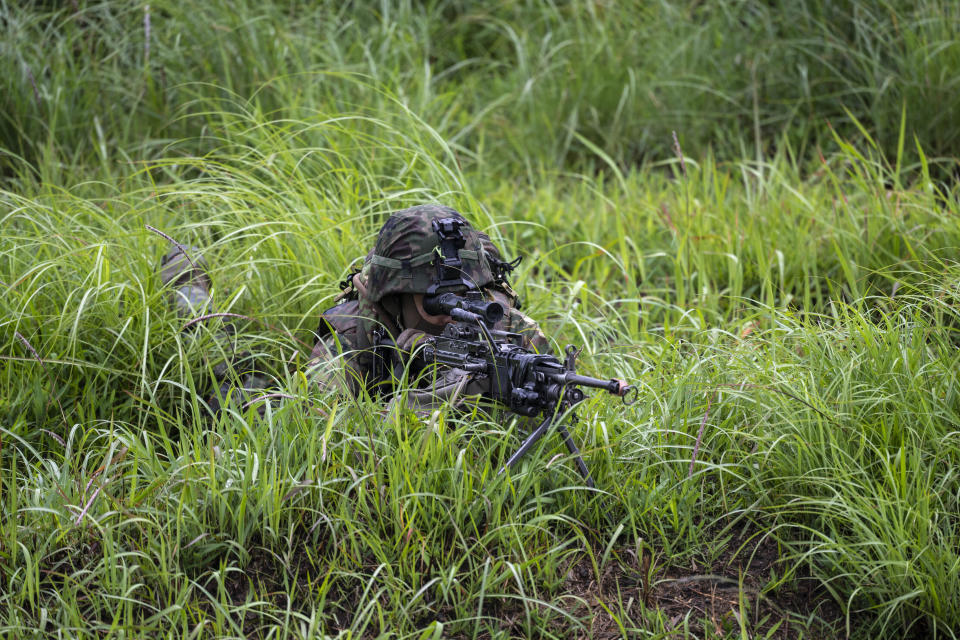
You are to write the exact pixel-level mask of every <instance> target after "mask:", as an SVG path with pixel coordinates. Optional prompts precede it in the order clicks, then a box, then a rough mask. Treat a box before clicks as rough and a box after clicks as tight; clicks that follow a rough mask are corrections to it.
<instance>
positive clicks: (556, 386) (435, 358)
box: [375, 291, 638, 487]
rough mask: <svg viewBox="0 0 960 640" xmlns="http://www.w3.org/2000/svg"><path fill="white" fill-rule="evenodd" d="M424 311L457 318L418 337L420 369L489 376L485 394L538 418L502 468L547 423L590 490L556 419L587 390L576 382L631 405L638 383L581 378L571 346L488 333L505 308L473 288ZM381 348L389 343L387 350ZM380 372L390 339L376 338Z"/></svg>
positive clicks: (430, 303)
mask: <svg viewBox="0 0 960 640" xmlns="http://www.w3.org/2000/svg"><path fill="white" fill-rule="evenodd" d="M423 307H424V310H426V311H427V312H428V313H430V314H434V315H439V314H446V315H449V316H451V317H452V318H453V319H454V322H451V323H449V324H447V325H446V326H445V327H444V329H443V333H442V334H441V335H439V336H429V337H427V338H425V339H424V340H422V341H420V342H419V343H418V345H417V347H416V349H415V351H414V360H415V362H416V363H417V364H418V365H419V367H421V368H423V367H426V366H429V365H433V364H436V365H444V366H448V367H455V368H457V369H461V370H463V371H466V372H468V373H470V374H473V376H474V379H475V380H477V379H485V380H486V385H485V388H486V391H485V392H484V393H483V397H485V398H488V399H490V400H493V401H494V402H496V403H497V404H499V405H501V406H503V407H505V408H507V409H508V410H510V411H512V412H514V413H516V414H518V415H521V416H531V417H532V416H540V417H542V420H541V422H540V424H539V426H537V427H536V428H535V429H534V430H533V431H532V432H531V433H530V435H528V436H527V438H526V439H525V440H524V441H523V443H522V444H521V445H520V447H519V448H518V449H517V451H516V452H515V453H514V454H513V455H512V456H510V458H509V459H508V460H507V462H506V464H505V465H504V467H503V468H502V469H501V470H500V473H503V472H504V471H506V470H507V469H508V468H510V467H513V466H514V465H515V464H516V463H517V462H518V461H519V460H520V458H522V457H523V456H524V455H525V454H526V453H527V452H528V451H529V450H530V449H531V448H532V447H533V446H534V445H535V444H536V443H537V441H539V440H540V439H541V438H542V437H543V436H544V435H546V434H547V433H548V432H549V431H550V429H551V428H555V429H556V430H557V431H558V432H559V433H560V435H561V436H562V437H563V441H564V443H565V444H566V446H567V449H569V451H570V453H571V454H572V455H573V457H574V460H575V461H576V465H577V469H578V470H579V471H580V474H581V475H582V476H583V478H584V480H585V481H586V484H587V486H589V487H593V486H594V484H593V479H592V478H591V477H590V471H589V470H588V469H587V465H586V463H585V462H584V461H583V457H582V456H581V455H580V449H579V448H578V447H577V445H576V443H575V442H574V441H573V437H572V436H571V435H570V432H569V431H568V430H567V427H566V425H564V424H563V422H561V418H562V417H563V416H564V415H566V414H568V413H569V411H570V410H571V409H572V408H573V407H574V406H576V405H577V404H579V403H580V402H582V401H583V400H584V398H585V397H586V395H585V394H584V392H583V391H582V389H580V387H589V388H594V389H603V390H604V391H607V392H608V393H611V394H613V395H615V396H618V397H620V398H622V399H623V402H624V404H627V405H630V404H633V403H634V402H636V400H637V395H638V392H637V389H636V387H634V386H632V385H629V384H627V383H626V382H625V381H623V380H618V379H615V378H612V379H609V380H603V379H600V378H591V377H590V376H584V375H580V374H578V373H577V371H576V360H577V356H578V355H579V354H580V350H578V349H576V348H575V347H574V346H573V345H569V346H567V348H566V351H565V358H564V359H563V360H562V361H561V360H560V359H558V358H556V357H554V356H552V355H548V354H540V353H534V352H532V351H530V350H528V349H525V348H524V347H523V346H521V344H522V340H523V337H522V336H521V335H520V334H517V333H510V332H506V331H497V330H493V329H491V328H490V327H492V326H493V325H495V324H496V323H497V322H498V321H499V320H500V319H501V318H502V317H503V313H504V309H503V306H502V305H500V304H499V303H497V302H492V301H488V300H484V299H483V298H482V295H481V294H480V292H479V291H470V292H468V293H467V294H466V295H465V296H459V295H456V294H452V293H445V294H438V295H428V296H426V297H425V298H424V301H423ZM383 347H393V348H387V349H384V348H383ZM377 354H378V357H377V358H375V359H376V360H379V361H380V365H381V367H387V368H386V369H383V368H382V369H381V371H388V370H391V369H393V367H389V364H388V363H391V362H392V364H394V365H396V364H398V363H397V362H396V359H397V358H398V357H399V354H398V351H397V349H396V348H395V347H394V346H393V345H392V343H391V342H389V341H384V340H381V342H380V345H379V347H378V349H377Z"/></svg>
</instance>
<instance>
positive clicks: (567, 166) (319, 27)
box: [0, 1, 960, 638]
mask: <svg viewBox="0 0 960 640" xmlns="http://www.w3.org/2000/svg"><path fill="white" fill-rule="evenodd" d="M913 4H914V3H894V2H889V3H882V4H878V5H876V6H874V4H873V3H861V2H849V3H844V4H842V5H834V4H831V5H830V6H829V7H826V6H821V4H820V3H815V2H800V3H784V4H783V6H781V5H780V4H779V3H755V2H732V1H731V2H718V3H709V4H707V5H703V6H699V5H698V6H697V7H693V5H690V6H688V5H686V4H684V3H676V4H673V3H670V4H668V3H662V4H659V3H658V4H648V3H645V4H644V5H643V10H642V11H640V10H638V11H634V12H629V11H625V10H618V9H617V7H618V6H619V5H615V4H610V3H580V2H572V3H567V4H556V5H545V6H540V5H536V4H534V3H502V4H498V5H495V6H493V8H490V9H483V10H480V9H476V8H475V7H473V5H468V4H465V3H457V2H438V3H423V4H416V5H414V4H411V3H402V2H400V3H382V4H381V5H377V8H375V9H371V8H367V7H366V5H364V8H360V7H359V6H351V5H344V6H343V7H340V6H339V5H336V4H330V5H322V6H321V5H317V6H314V5H313V4H310V5H309V6H307V5H304V6H298V5H296V4H291V5H283V6H275V5H266V4H265V5H263V6H260V5H254V4H244V3H230V5H229V7H228V6H227V5H226V4H222V3H216V2H214V3H205V4H204V5H203V6H202V7H200V8H189V9H188V8H186V7H185V6H181V5H180V4H179V3H175V2H160V3H151V4H150V10H149V15H150V25H151V26H150V40H149V42H150V46H149V59H148V53H147V52H148V48H147V47H146V44H145V43H146V28H145V21H144V17H145V14H146V9H145V7H144V6H143V5H141V6H132V7H130V8H124V9H118V8H116V7H115V6H114V5H112V4H100V3H89V4H87V3H82V2H81V3H78V5H77V9H76V10H74V9H73V8H72V7H70V6H69V5H68V8H65V9H57V10H47V9H45V8H43V7H42V6H39V5H33V6H30V7H27V8H20V7H13V6H11V5H8V4H0V29H2V30H3V33H4V34H5V36H6V37H4V38H3V39H2V40H0V42H2V44H0V47H3V51H4V52H5V53H11V54H12V55H4V56H0V60H3V63H2V64H3V65H5V67H4V69H5V73H4V74H3V78H4V80H3V82H4V83H6V84H5V89H7V90H6V91H5V92H4V95H5V97H4V98H3V100H5V104H6V106H7V108H5V109H3V115H2V116H0V118H2V122H0V180H2V181H3V182H2V184H3V188H2V190H0V229H2V233H0V287H2V290H3V295H2V296H0V501H2V502H3V509H2V511H0V633H2V634H6V635H9V636H11V637H32V636H37V637H40V636H50V635H58V634H59V635H60V636H66V637H90V638H93V637H97V638H104V637H120V636H123V637H130V636H131V635H132V636H135V637H223V636H230V637H241V636H253V637H270V638H301V637H302V638H307V637H322V636H324V635H327V636H331V637H337V636H339V637H341V638H349V637H353V638H361V637H362V638H366V637H371V638H372V637H396V638H408V637H409V638H439V637H464V638H488V637H544V638H548V637H557V638H567V637H650V638H673V637H697V638H719V637H729V638H733V637H738V638H743V637H812V638H820V637H823V638H827V637H831V638H832V637H841V636H844V635H849V636H850V637H855V638H873V637H900V636H904V635H906V636H909V635H912V636H914V637H944V638H953V637H956V629H958V628H960V608H958V604H957V603H958V602H960V584H958V578H957V577H956V576H957V575H958V574H960V555H958V552H957V549H960V534H958V531H960V529H958V524H960V523H958V520H960V504H958V501H960V476H958V473H957V472H956V469H957V468H960V465H958V462H960V437H958V430H957V427H956V425H957V424H960V415H958V414H960V395H958V389H960V385H958V380H957V376H958V375H960V373H958V372H960V362H958V360H960V355H958V351H957V345H958V334H957V328H958V327H960V322H958V320H960V318H958V297H957V296H958V294H957V291H958V290H957V286H958V282H960V266H958V262H957V257H956V256H957V251H956V248H957V247H958V246H960V225H958V223H957V220H960V207H958V204H957V198H956V191H955V186H954V185H953V183H952V182H950V180H949V176H950V173H951V171H953V166H951V164H950V162H946V161H942V160H940V158H941V157H942V156H950V155H955V152H954V151H953V149H954V146H955V140H956V130H957V127H956V126H954V125H955V123H953V122H952V121H951V120H950V119H951V118H953V117H955V115H956V113H955V112H956V110H955V109H952V108H951V106H950V100H952V99H954V98H953V97H952V96H954V95H956V92H955V91H953V86H952V84H951V83H953V82H954V80H953V75H952V74H950V73H948V70H949V69H952V68H953V66H952V65H953V63H952V60H953V59H954V58H955V57H956V55H957V49H956V45H955V44H953V40H955V37H954V34H955V32H956V28H957V24H958V23H957V15H956V9H955V8H954V6H953V5H952V4H950V3H942V2H928V3H923V4H921V5H919V6H917V7H914V6H913ZM228 8H229V10H228ZM891 32H896V33H897V34H898V36H899V37H898V38H896V39H895V43H896V44H888V42H894V40H893V39H891V38H890V33H891ZM772 42H777V43H782V46H777V47H773V46H771V43H772ZM744 43H746V44H744ZM737 55H740V56H741V57H740V58H739V59H738V58H737ZM27 69H29V70H30V71H29V72H28V71H27ZM594 70H595V71H596V72H595V73H593V72H592V71H594ZM30 74H32V76H33V81H32V82H31V81H30V80H29V75H30ZM797 74H799V76H798V75H797ZM798 77H804V78H807V79H808V80H807V84H806V85H804V84H803V83H802V82H800V81H799V80H798ZM34 86H36V93H34V89H33V87H34ZM650 96H652V97H650ZM648 97H649V102H648V100H647V98H648ZM938 100H939V102H938ZM651 105H652V106H651ZM831 125H832V126H831ZM673 130H676V131H677V133H678V136H677V137H678V140H679V142H680V143H681V144H682V150H681V151H679V154H680V155H678V152H677V151H675V150H674V149H673V147H674V138H673V137H672V136H671V131H673ZM424 201H440V202H442V203H444V204H447V205H450V206H453V207H455V208H457V209H459V210H460V211H462V212H464V213H466V214H467V215H468V217H470V219H471V220H472V221H473V222H474V223H475V224H476V225H477V226H478V227H481V228H483V229H485V230H487V231H488V232H489V233H490V234H491V236H493V237H494V239H495V240H496V242H497V243H498V244H499V245H500V246H502V247H503V248H504V250H505V253H506V255H507V256H508V257H514V256H517V255H524V256H525V259H524V261H523V263H522V264H521V266H520V268H519V270H518V271H517V273H516V277H515V282H516V284H517V288H518V290H519V291H520V292H521V294H522V296H523V298H524V300H525V307H524V309H525V311H527V312H528V313H529V314H530V315H531V316H533V317H534V318H536V319H538V320H539V321H540V322H541V325H542V326H543V328H544V330H545V331H546V333H547V335H548V336H550V338H551V339H552V340H554V341H555V343H556V345H557V346H561V347H562V346H563V345H565V344H568V343H572V344H576V345H579V346H583V347H585V350H584V355H583V364H582V367H583V369H584V370H585V371H587V372H588V373H590V374H594V375H599V376H617V377H623V378H627V379H629V380H631V381H634V382H635V383H636V384H637V385H638V387H639V389H640V401H639V402H638V403H637V404H636V405H634V406H632V407H624V406H623V405H621V404H620V403H619V402H618V401H616V400H615V399H612V398H605V397H594V398H591V399H590V400H588V402H586V403H585V405H584V406H583V407H582V408H581V409H580V410H579V412H578V413H579V421H578V422H577V423H576V425H575V426H574V427H573V431H574V432H575V437H576V438H577V439H578V440H579V441H582V442H583V443H584V455H585V458H586V460H587V462H588V464H589V465H590V467H591V470H592V471H593V473H594V476H595V478H596V482H597V487H598V490H597V491H595V492H590V491H588V490H586V489H584V488H583V487H582V486H581V479H580V478H579V476H578V475H577V473H576V471H575V468H574V466H573V464H572V463H571V461H570V460H569V459H568V457H567V456H566V454H565V449H564V448H563V447H562V443H561V442H559V439H557V438H549V439H546V440H545V441H544V444H543V446H542V447H541V448H539V449H538V450H535V451H534V452H532V453H531V454H530V455H529V456H528V457H527V458H526V459H525V461H524V462H523V464H521V465H520V466H518V467H517V468H516V469H514V471H513V473H511V474H509V476H498V475H497V470H498V469H499V467H500V465H501V464H502V463H503V461H504V460H505V459H506V457H507V456H509V454H510V452H511V451H512V450H513V449H514V448H515V447H516V446H517V444H518V443H519V441H520V438H521V437H522V433H523V430H524V429H525V428H526V425H525V424H524V423H523V422H521V421H519V420H516V419H513V418H510V417H509V416H507V415H502V414H498V413H496V412H493V413H489V412H485V411H482V410H477V411H468V412H466V413H457V412H453V411H450V410H443V411H440V412H436V413H434V414H431V415H430V416H417V415H415V414H412V413H409V412H406V411H394V412H392V413H387V412H386V411H385V410H384V407H383V406H381V405H380V404H378V403H376V402H373V401H371V400H369V399H353V398H345V397H341V396H338V395H336V394H333V393H325V392H323V391H321V390H319V389H317V388H316V387H315V386H314V385H311V384H310V383H309V381H308V380H307V378H306V377H304V375H303V374H302V373H301V371H302V366H303V364H304V363H305V362H306V360H307V359H308V356H309V350H310V347H311V345H312V331H313V330H314V329H315V327H316V324H317V321H318V315H319V313H320V312H321V311H322V310H323V309H325V308H326V307H328V306H329V305H330V304H332V301H333V298H334V296H335V295H336V294H337V293H338V291H339V290H338V288H337V286H336V285H337V282H338V281H339V280H341V279H342V278H343V276H344V274H346V273H347V272H348V271H349V270H350V268H351V267H352V266H354V265H355V264H357V261H358V260H359V259H360V258H362V256H363V255H364V254H365V252H366V250H367V248H368V247H369V246H371V244H372V239H373V237H374V236H375V234H376V232H377V229H378V228H379V226H380V225H381V224H382V223H383V221H384V220H385V219H386V217H387V215H388V214H389V212H390V211H393V210H396V209H399V208H401V207H403V206H407V205H410V204H414V203H420V202H424ZM148 226H150V227H153V228H156V229H160V230H162V231H163V232H164V233H166V234H169V235H170V236H171V237H173V238H174V239H176V240H177V241H178V242H181V243H185V244H193V245H198V246H201V247H203V248H204V255H205V256H206V257H207V259H208V260H209V261H210V263H211V265H212V268H211V276H212V279H213V282H214V299H215V302H216V305H217V310H218V311H222V312H227V313H233V314H238V315H240V316H244V317H246V318H248V319H247V320H238V321H237V326H238V329H239V335H240V336H241V340H242V342H243V345H242V347H243V348H244V349H246V350H249V351H251V352H252V353H253V354H254V355H255V357H257V358H258V360H259V361H260V362H261V363H262V365H263V366H264V367H265V369H266V371H267V373H268V374H269V375H270V376H272V378H273V379H274V381H275V385H274V386H275V389H274V390H273V391H275V392H276V393H278V394H282V396H283V397H279V396H278V397H277V398H275V399H274V402H272V403H264V404H263V407H264V408H265V411H264V413H263V415H260V414H259V413H258V412H257V406H251V407H247V408H241V407H234V408H232V409H231V410H230V411H229V412H227V414H226V415H224V416H223V417H222V418H220V419H218V420H212V419H210V418H209V416H208V415H207V413H206V412H205V409H204V407H203V399H204V398H206V397H208V396H209V394H210V392H211V390H212V389H211V386H212V376H211V371H210V368H211V366H212V364H213V363H214V361H215V359H216V351H217V349H218V348H219V347H218V341H217V337H216V336H217V331H218V330H219V329H220V328H222V326H223V322H224V320H223V319H220V318H213V319H210V320H207V321H204V322H200V323H197V324H195V325H194V326H195V329H194V330H187V331H184V330H183V325H184V321H183V320H182V319H179V318H177V317H175V315H174V314H173V313H172V311H171V310H170V309H169V308H168V305H167V304H166V296H167V295H168V293H167V292H166V291H164V290H163V289H162V288H161V286H160V283H159V280H158V278H157V275H156V265H157V263H158V260H159V257H160V256H161V255H162V254H163V253H165V252H166V251H167V249H168V242H167V241H166V240H165V239H164V238H162V237H161V236H160V235H158V234H156V233H153V232H152V231H150V230H149V229H148V228H147V227H148ZM750 558H753V559H754V562H753V563H752V564H751V563H750ZM713 574H721V575H722V580H721V581H720V582H717V581H715V580H714V579H713V578H709V576H710V575H713ZM700 580H705V581H706V582H697V581H700ZM724 580H725V581H726V582H723V581H724ZM711 584H712V585H713V586H714V587H716V589H715V591H716V592H719V593H720V595H719V596H717V595H716V593H715V594H714V596H715V597H712V598H702V599H699V600H692V602H693V604H691V605H690V606H686V607H684V606H681V605H679V604H677V602H678V601H680V600H683V598H693V596H692V594H694V593H695V592H696V591H697V590H699V591H709V586H708V585H711ZM701 585H702V586H701ZM731 585H732V586H731ZM605 634H607V635H605Z"/></svg>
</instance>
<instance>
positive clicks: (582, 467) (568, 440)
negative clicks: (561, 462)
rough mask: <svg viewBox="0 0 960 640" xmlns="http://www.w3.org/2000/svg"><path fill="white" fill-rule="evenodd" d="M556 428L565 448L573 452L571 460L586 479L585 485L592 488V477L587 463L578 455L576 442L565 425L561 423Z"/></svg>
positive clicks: (578, 450)
mask: <svg viewBox="0 0 960 640" xmlns="http://www.w3.org/2000/svg"><path fill="white" fill-rule="evenodd" d="M557 430H558V431H559V432H560V435H561V436H563V442H564V444H566V445H567V449H569V450H570V453H571V454H573V460H574V462H576V463H577V469H578V470H579V471H580V475H582V476H583V479H584V480H586V481H587V486H588V487H590V488H591V489H593V488H594V486H595V485H594V484H593V478H591V477H590V470H589V469H587V463H586V462H584V461H583V457H582V456H581V455H580V449H578V448H577V443H576V442H574V441H573V436H571V435H570V432H569V431H567V427H566V426H564V425H562V424H561V425H560V426H559V427H557Z"/></svg>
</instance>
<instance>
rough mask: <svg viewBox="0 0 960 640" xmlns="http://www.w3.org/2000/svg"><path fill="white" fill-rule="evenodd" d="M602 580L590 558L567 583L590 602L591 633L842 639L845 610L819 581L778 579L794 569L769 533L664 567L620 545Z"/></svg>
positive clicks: (583, 613)
mask: <svg viewBox="0 0 960 640" xmlns="http://www.w3.org/2000/svg"><path fill="white" fill-rule="evenodd" d="M618 557H619V560H620V562H619V563H618V562H611V563H609V565H608V567H607V569H606V570H605V571H604V572H603V575H602V576H600V579H599V580H597V577H596V573H595V571H594V569H593V567H592V565H591V563H590V562H589V560H581V561H579V562H577V563H575V564H573V565H571V566H570V568H569V569H568V572H567V576H566V588H567V590H568V591H569V592H570V593H571V594H573V595H576V596H578V597H579V598H581V599H582V600H583V601H584V602H586V603H587V605H586V609H587V610H585V611H578V612H577V615H578V617H581V619H586V620H589V621H590V627H589V633H588V634H587V636H586V637H590V638H619V637H622V636H623V634H624V632H626V633H627V635H630V631H631V630H635V631H640V630H642V629H647V630H652V629H651V627H653V628H658V627H659V628H660V629H661V630H662V629H663V628H665V629H666V630H668V631H670V630H676V633H677V636H678V637H683V636H684V633H685V630H688V631H689V632H691V633H692V634H694V635H696V636H700V637H703V636H704V635H707V636H711V635H719V636H725V635H728V634H736V635H739V633H740V632H741V630H742V631H745V632H746V634H747V637H764V638H776V639H779V640H787V639H789V638H796V637H797V636H798V635H801V633H802V635H803V637H807V638H824V639H826V638H831V639H833V638H837V637H838V635H837V631H836V630H835V629H838V628H842V620H843V612H842V611H841V609H840V607H839V606H838V605H837V604H836V602H834V601H833V600H832V599H831V598H830V597H829V594H827V593H826V592H825V591H824V590H822V589H821V588H819V586H818V583H817V582H816V581H815V580H812V579H809V577H807V576H802V577H801V578H800V579H798V580H795V581H793V583H792V584H793V586H790V585H789V584H787V583H785V584H781V585H777V584H776V578H775V576H780V575H783V573H784V572H785V570H786V569H787V568H788V567H786V566H785V565H784V563H783V561H781V560H780V554H779V552H778V548H777V544H776V542H775V541H773V540H772V539H770V538H746V537H740V538H734V539H731V540H730V541H729V543H728V544H727V545H726V546H725V547H724V550H723V552H722V553H720V554H719V555H718V556H717V557H716V558H715V559H714V560H712V561H711V562H709V563H706V562H704V563H700V564H698V563H696V562H691V564H690V565H689V566H686V567H682V566H675V565H668V566H658V564H657V558H656V552H653V553H651V552H649V551H645V552H643V553H642V554H641V557H638V556H637V553H636V552H635V551H633V550H632V549H629V550H627V549H624V550H621V553H620V554H619V555H618Z"/></svg>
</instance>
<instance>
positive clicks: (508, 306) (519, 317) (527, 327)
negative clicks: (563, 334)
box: [489, 290, 553, 354]
mask: <svg viewBox="0 0 960 640" xmlns="http://www.w3.org/2000/svg"><path fill="white" fill-rule="evenodd" d="M489 293H490V296H491V297H492V298H493V299H494V300H496V301H497V302H499V303H500V304H502V305H503V308H504V309H505V310H506V312H505V313H504V314H503V320H501V321H500V322H498V323H497V325H496V327H495V328H496V329H499V330H501V331H509V332H511V333H519V334H520V335H521V336H523V345H522V346H523V347H524V348H525V349H530V350H531V351H536V352H537V353H548V354H552V353H553V349H552V348H551V346H550V341H549V340H548V339H547V336H545V335H544V333H543V331H541V330H540V326H539V325H538V324H537V323H536V321H534V320H533V319H532V318H530V316H528V315H526V314H525V313H522V312H521V311H520V310H519V309H517V308H516V307H514V306H513V304H512V302H513V301H512V300H511V299H510V297H509V296H508V295H506V294H505V293H503V292H502V291H496V290H493V291H490V292H489Z"/></svg>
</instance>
